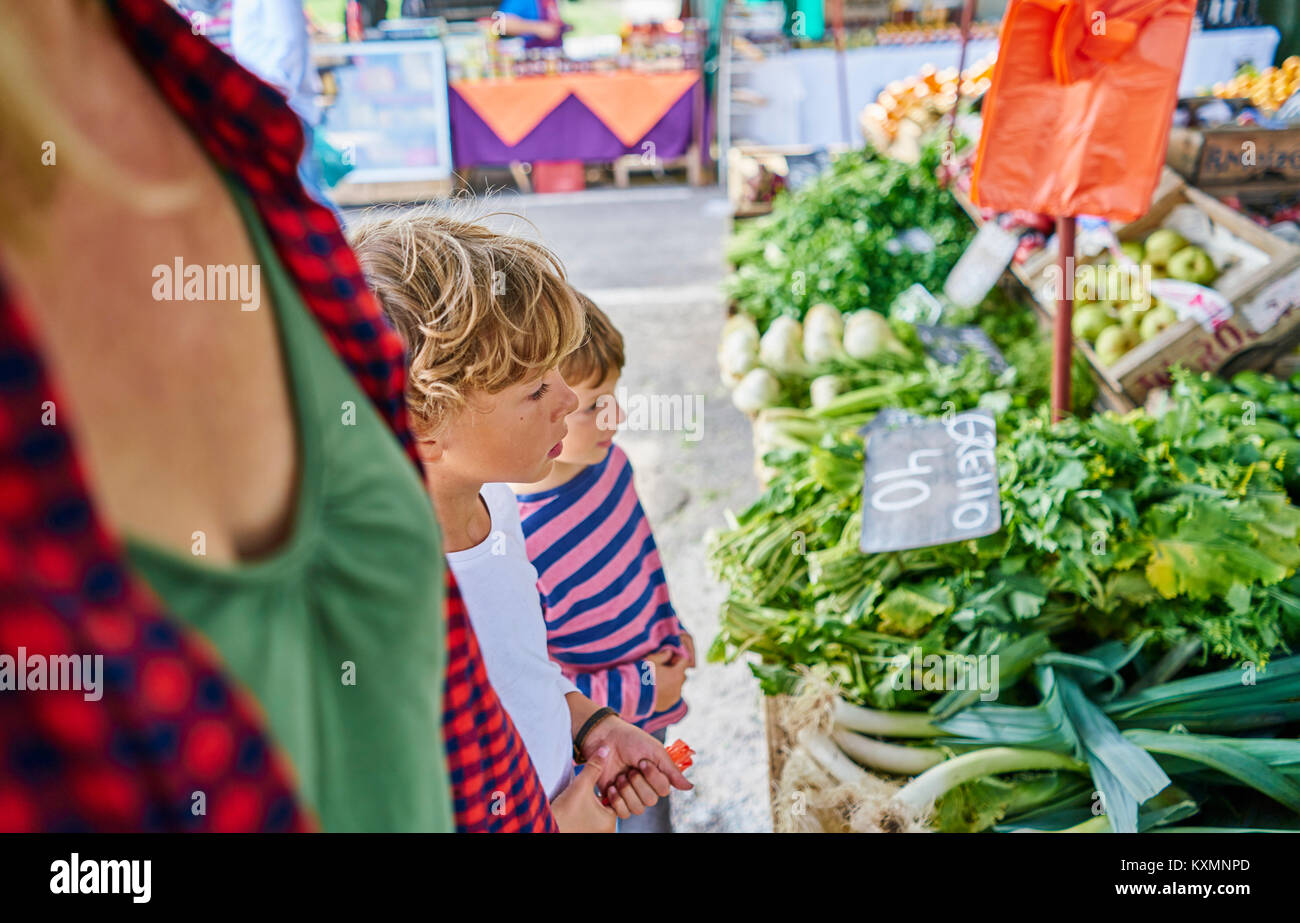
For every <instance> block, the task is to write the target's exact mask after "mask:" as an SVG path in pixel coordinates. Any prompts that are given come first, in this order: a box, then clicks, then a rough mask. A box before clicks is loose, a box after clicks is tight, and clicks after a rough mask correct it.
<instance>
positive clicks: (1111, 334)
mask: <svg viewBox="0 0 1300 923" xmlns="http://www.w3.org/2000/svg"><path fill="white" fill-rule="evenodd" d="M1140 342H1142V341H1141V340H1140V339H1139V338H1138V332H1137V331H1136V330H1130V329H1129V328H1128V327H1125V326H1123V325H1121V324H1112V325H1111V326H1109V327H1107V328H1106V329H1105V330H1103V331H1102V332H1101V333H1099V334H1097V342H1096V344H1094V346H1093V349H1094V350H1095V351H1096V353H1097V359H1098V361H1100V362H1101V364H1102V365H1107V366H1109V365H1114V364H1115V363H1116V362H1118V361H1119V360H1120V357H1121V356H1123V355H1124V354H1125V353H1126V352H1128V351H1129V350H1130V349H1132V348H1133V347H1134V346H1137V345H1138V343H1140Z"/></svg>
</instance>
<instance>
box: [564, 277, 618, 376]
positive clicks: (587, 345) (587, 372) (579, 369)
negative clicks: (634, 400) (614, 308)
mask: <svg viewBox="0 0 1300 923" xmlns="http://www.w3.org/2000/svg"><path fill="white" fill-rule="evenodd" d="M576 294H577V296H578V303H579V304H581V305H582V307H583V310H584V311H585V312H586V314H587V336H586V338H585V339H584V340H583V341H582V345H580V346H579V347H578V348H577V349H575V350H574V351H573V352H571V353H569V355H568V356H566V357H565V358H564V360H563V361H562V362H561V363H560V374H561V375H563V376H564V381H565V383H567V384H568V385H570V386H574V385H582V384H586V383H587V382H591V383H592V384H599V383H600V382H602V381H604V380H605V379H606V378H608V377H609V376H610V375H611V374H613V373H615V372H621V371H623V364H624V357H623V334H621V333H619V332H618V328H617V327H615V326H614V324H613V322H612V321H611V320H610V319H609V317H608V316H607V315H606V314H605V312H604V311H602V310H601V309H600V308H598V307H596V302H594V301H592V300H591V299H590V298H588V297H587V296H586V295H584V294H582V293H581V292H577V293H576Z"/></svg>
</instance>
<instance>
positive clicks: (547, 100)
mask: <svg viewBox="0 0 1300 923" xmlns="http://www.w3.org/2000/svg"><path fill="white" fill-rule="evenodd" d="M699 79H700V74H699V72H698V71H676V72H673V73H665V74H647V73H641V72H638V71H614V72H612V73H606V74H553V75H546V76H541V77H516V78H514V79H513V80H471V81H458V82H456V83H453V84H452V85H451V86H452V89H454V90H455V91H456V92H457V93H458V94H460V98H461V99H463V100H465V103H466V104H467V105H468V106H469V107H470V108H471V109H473V110H474V112H475V113H476V114H477V115H478V117H479V118H481V119H482V120H483V121H484V122H485V123H486V124H487V126H488V127H489V128H491V129H492V131H493V133H494V134H496V136H497V137H498V138H500V139H501V140H502V141H503V142H504V143H505V144H507V145H509V146H511V147H513V146H514V145H516V144H518V143H519V142H520V141H522V140H523V139H524V138H525V137H526V136H527V135H528V133H529V132H530V131H532V130H533V129H534V128H536V127H537V125H538V123H540V122H541V121H542V119H544V118H546V116H548V115H550V113H551V112H552V111H554V109H555V107H556V106H558V105H559V104H560V103H562V102H564V100H566V99H567V98H568V97H569V96H576V97H577V98H578V99H579V100H580V101H581V102H582V104H583V105H585V106H586V107H587V108H588V109H590V110H591V111H592V113H593V114H595V116H596V117H597V118H598V119H600V120H601V122H603V123H604V124H605V125H606V126H607V127H608V128H609V130H610V131H612V132H613V133H614V136H615V137H616V138H618V140H619V141H622V142H623V144H624V146H626V147H632V146H633V145H635V144H636V143H637V142H638V141H640V140H641V139H642V138H643V137H645V134H646V132H648V131H649V130H650V129H652V128H654V126H655V124H656V123H657V122H658V121H659V120H660V119H662V118H663V117H664V115H665V114H667V112H668V110H669V109H671V108H672V107H673V104H674V103H676V102H677V101H678V100H679V99H681V98H682V94H684V93H686V92H687V91H688V90H689V89H690V88H691V87H693V86H694V85H695V83H696V82H697V81H698V80H699Z"/></svg>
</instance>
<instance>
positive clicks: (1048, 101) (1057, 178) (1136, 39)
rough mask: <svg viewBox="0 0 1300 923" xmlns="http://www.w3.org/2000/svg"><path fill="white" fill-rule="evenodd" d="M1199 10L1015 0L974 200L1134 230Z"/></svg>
mask: <svg viewBox="0 0 1300 923" xmlns="http://www.w3.org/2000/svg"><path fill="white" fill-rule="evenodd" d="M1195 12H1196V0H1012V2H1011V5H1010V7H1008V9H1007V13H1006V18H1005V19H1004V20H1003V25H1002V35H1001V40H1000V42H999V48H998V60H997V64H996V66H995V67H994V70H993V84H992V87H991V88H990V90H989V92H988V95H987V96H986V97H985V101H984V127H983V132H982V134H981V137H980V146H979V152H978V155H977V157H976V161H975V169H974V174H973V176H972V182H971V192H972V196H973V198H974V199H975V201H976V202H977V203H978V204H979V205H981V206H987V207H990V208H994V209H996V210H998V211H1014V210H1016V209H1027V210H1030V211H1036V212H1041V213H1043V214H1049V215H1096V216H1100V217H1104V218H1108V219H1112V220H1118V221H1133V220H1135V219H1137V218H1138V217H1140V216H1141V215H1143V214H1144V213H1145V212H1146V210H1147V208H1148V206H1149V205H1150V202H1151V195H1152V193H1153V192H1154V191H1155V188H1156V184H1157V182H1158V181H1159V177H1160V168H1161V165H1162V164H1163V163H1164V158H1165V147H1166V145H1167V143H1168V140H1169V127H1170V117H1171V114H1172V112H1173V109H1174V104H1175V102H1176V99H1177V93H1178V76H1179V72H1180V71H1181V70H1182V66H1183V58H1184V55H1185V54H1186V50H1187V40H1188V35H1189V34H1190V31H1191V25H1192V16H1193V14H1194V13H1195Z"/></svg>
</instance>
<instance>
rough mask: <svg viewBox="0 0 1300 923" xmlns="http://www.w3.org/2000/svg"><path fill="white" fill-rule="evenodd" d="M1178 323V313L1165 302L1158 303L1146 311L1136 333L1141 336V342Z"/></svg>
mask: <svg viewBox="0 0 1300 923" xmlns="http://www.w3.org/2000/svg"><path fill="white" fill-rule="evenodd" d="M1176 323H1178V314H1177V313H1176V312H1175V311H1174V309H1173V308H1171V307H1169V305H1167V304H1160V305H1156V306H1155V307H1153V308H1152V309H1151V310H1150V311H1147V313H1146V317H1144V318H1142V323H1140V324H1139V325H1138V334H1139V335H1140V336H1141V337H1142V342H1143V343H1145V342H1146V341H1147V340H1150V339H1154V338H1155V337H1157V336H1159V335H1160V333H1161V331H1163V330H1164V329H1166V328H1167V327H1172V326H1173V325H1174V324H1176Z"/></svg>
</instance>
